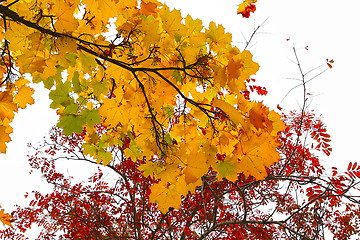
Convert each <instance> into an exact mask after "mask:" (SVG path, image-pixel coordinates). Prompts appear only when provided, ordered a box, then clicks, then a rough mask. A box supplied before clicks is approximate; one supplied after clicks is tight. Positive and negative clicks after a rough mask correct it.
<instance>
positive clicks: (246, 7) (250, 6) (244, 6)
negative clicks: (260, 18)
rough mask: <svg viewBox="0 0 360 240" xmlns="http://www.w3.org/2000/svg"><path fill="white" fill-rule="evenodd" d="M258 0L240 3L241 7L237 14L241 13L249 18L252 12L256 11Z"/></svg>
mask: <svg viewBox="0 0 360 240" xmlns="http://www.w3.org/2000/svg"><path fill="white" fill-rule="evenodd" d="M256 2H257V0H245V1H244V2H243V3H240V4H239V8H238V10H237V14H241V15H242V16H243V17H244V18H249V17H250V13H252V12H255V10H256V6H255V5H254V3H256Z"/></svg>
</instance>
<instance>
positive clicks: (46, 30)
mask: <svg viewBox="0 0 360 240" xmlns="http://www.w3.org/2000/svg"><path fill="white" fill-rule="evenodd" d="M255 2H256V0H251V1H250V0H246V1H244V2H243V3H240V5H239V8H238V14H241V15H242V16H243V17H246V18H247V17H249V16H250V13H251V12H254V11H255V9H256V7H255V5H254V4H255ZM0 15H1V19H0V20H1V24H0V29H1V31H0V38H1V39H2V44H1V49H0V51H1V59H0V71H1V72H2V73H3V75H4V77H3V80H2V81H1V83H0V87H1V91H0V136H1V138H0V152H2V153H5V152H6V143H7V142H9V141H10V136H9V134H10V133H11V132H12V128H11V126H10V125H9V123H10V122H11V121H12V120H13V118H14V116H15V113H16V112H17V111H18V109H19V108H25V107H26V106H27V105H28V104H32V103H33V98H32V93H33V89H32V88H31V87H29V83H30V80H26V78H25V77H24V75H25V74H26V73H30V74H31V76H32V78H31V81H32V83H43V85H44V86H45V87H46V88H48V89H49V90H51V91H50V94H49V97H50V99H51V100H52V103H51V105H50V107H51V108H53V109H57V113H58V114H59V115H60V120H59V122H58V124H57V128H54V129H53V130H52V132H51V133H50V137H49V138H50V142H45V143H44V145H43V146H42V148H41V150H40V149H38V150H36V153H35V154H34V156H32V157H31V158H30V164H31V166H32V167H33V168H34V169H38V170H39V171H41V173H42V174H43V175H44V177H45V179H46V180H47V181H48V182H49V183H51V184H53V186H54V188H53V192H52V193H49V194H42V193H41V192H34V193H33V194H30V195H29V196H28V197H31V198H32V199H33V200H32V201H31V202H30V205H29V207H24V208H22V207H18V209H17V210H16V211H14V212H13V213H12V217H13V219H12V220H11V219H10V215H8V214H5V213H4V212H3V210H1V212H0V220H1V221H2V222H3V223H5V224H7V225H9V226H10V227H9V228H6V230H4V231H1V232H0V234H1V235H0V236H1V237H2V238H3V239H22V238H23V237H24V236H23V233H24V232H26V231H27V229H29V228H30V227H31V225H32V224H36V225H38V226H40V227H41V233H40V235H39V238H40V239H272V238H275V236H276V237H279V236H281V237H282V238H284V239H286V238H289V239H294V238H299V239H315V238H321V236H323V234H324V232H323V229H325V228H326V229H329V230H330V231H332V232H333V234H334V235H335V236H336V237H339V238H341V237H344V236H346V234H352V233H354V232H356V230H355V228H356V227H355V226H356V222H357V221H358V219H357V217H356V216H357V214H358V211H359V210H358V206H357V201H358V200H357V198H356V197H352V195H351V194H350V190H351V191H353V190H354V189H356V185H357V181H358V180H357V179H358V177H359V176H358V175H359V174H360V173H359V172H360V170H359V169H360V168H359V167H357V165H356V164H352V165H351V166H349V169H348V171H347V172H346V174H338V172H337V170H336V169H333V171H332V172H331V173H330V176H328V175H327V173H326V172H325V170H324V168H323V167H322V165H321V164H320V162H319V158H318V157H317V156H316V155H315V152H316V151H319V152H322V153H324V154H326V155H329V154H330V152H331V150H332V149H331V147H330V145H329V141H330V138H329V137H330V136H329V135H328V134H327V133H326V128H325V126H324V124H323V122H322V121H321V120H320V119H318V118H316V116H315V114H313V113H312V112H307V111H305V110H306V107H305V105H304V106H303V108H302V110H301V111H300V112H289V113H286V112H282V113H278V112H276V111H274V110H270V109H269V108H268V107H266V106H265V105H264V104H263V103H262V102H256V101H253V100H252V99H251V97H250V93H251V92H257V93H258V94H260V95H265V94H266V93H267V91H266V89H265V88H263V87H261V86H257V85H254V84H253V82H254V81H255V80H254V79H253V77H252V76H253V75H254V74H256V72H257V71H258V69H259V65H258V64H257V63H256V62H254V61H253V60H252V54H251V53H250V52H249V51H248V50H246V49H245V50H240V49H239V48H238V47H236V46H235V45H234V44H233V43H232V36H231V34H230V33H227V32H225V29H224V28H223V26H222V25H220V24H219V25H217V24H215V23H214V22H211V23H210V24H209V26H208V27H204V26H203V24H202V21H201V20H199V19H193V18H192V17H191V16H186V17H185V18H183V17H182V16H181V14H180V11H178V10H170V9H169V7H167V6H166V5H165V4H162V3H160V2H158V1H157V0H143V1H136V0H52V1H48V0H47V1H43V0H14V1H1V2H0ZM295 55H296V52H295ZM331 61H332V60H331ZM330 63H332V62H330ZM330 63H329V62H328V63H327V64H330ZM299 66H300V65H299ZM330 66H331V65H330ZM303 77H304V76H303ZM302 82H303V84H304V86H303V87H304V89H305V79H302ZM304 91H305V90H304ZM305 96H306V93H305V92H304V97H305ZM305 103H306V99H304V104H305ZM305 135H306V136H308V135H309V138H311V139H312V142H311V146H308V141H307V139H308V138H307V137H305V138H304V136H305ZM59 159H67V160H74V161H84V162H90V163H94V164H102V165H103V166H102V167H99V171H98V172H97V173H96V174H95V175H94V176H92V177H91V178H89V181H88V182H81V183H76V184H75V183H73V182H72V180H71V178H70V177H68V176H66V175H64V174H63V173H61V172H59V171H58V170H57V169H56V167H55V166H56V162H57V161H58V160H59ZM104 171H110V172H112V174H113V175H114V176H113V178H112V179H111V181H108V179H104V178H103V177H102V176H103V172H104ZM343 199H347V202H343ZM340 207H345V208H346V211H344V212H343V213H341V212H339V211H338V209H340ZM349 209H352V210H351V211H350V210H349ZM346 219H351V221H350V220H349V221H347V222H346ZM11 222H12V223H11ZM338 225H340V226H342V227H344V226H345V228H341V229H342V230H339V229H340V228H339V227H338ZM11 226H12V227H11Z"/></svg>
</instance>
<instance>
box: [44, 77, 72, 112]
mask: <svg viewBox="0 0 360 240" xmlns="http://www.w3.org/2000/svg"><path fill="white" fill-rule="evenodd" d="M70 91H71V83H70V82H65V83H58V85H57V86H56V89H55V90H52V91H51V92H50V93H49V97H50V99H51V100H53V102H52V103H51V104H50V107H51V108H54V109H55V108H58V107H61V106H64V107H66V106H68V105H70V104H71V103H73V102H74V100H73V99H72V98H71V97H70V96H69V92H70Z"/></svg>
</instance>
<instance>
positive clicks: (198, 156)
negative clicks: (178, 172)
mask: <svg viewBox="0 0 360 240" xmlns="http://www.w3.org/2000/svg"><path fill="white" fill-rule="evenodd" d="M207 157H208V156H207V155H206V154H204V153H201V152H190V153H189V154H188V157H187V159H188V160H187V163H186V164H185V166H184V174H185V181H186V184H187V185H189V184H194V185H195V186H197V185H200V184H201V182H202V181H201V177H202V176H204V175H205V174H206V173H207V172H208V171H209V165H208V163H207Z"/></svg>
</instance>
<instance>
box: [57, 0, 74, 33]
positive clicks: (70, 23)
mask: <svg viewBox="0 0 360 240" xmlns="http://www.w3.org/2000/svg"><path fill="white" fill-rule="evenodd" d="M54 3H55V4H54V6H53V7H52V9H51V10H52V13H53V14H55V16H56V22H55V29H56V31H58V32H72V31H74V30H75V29H77V27H78V26H79V23H78V21H77V19H75V17H74V11H75V9H76V5H75V4H71V3H69V2H66V1H63V0H55V1H54Z"/></svg>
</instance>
